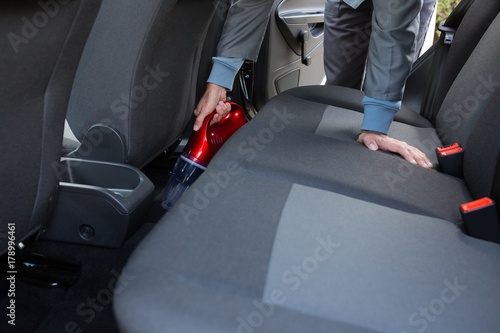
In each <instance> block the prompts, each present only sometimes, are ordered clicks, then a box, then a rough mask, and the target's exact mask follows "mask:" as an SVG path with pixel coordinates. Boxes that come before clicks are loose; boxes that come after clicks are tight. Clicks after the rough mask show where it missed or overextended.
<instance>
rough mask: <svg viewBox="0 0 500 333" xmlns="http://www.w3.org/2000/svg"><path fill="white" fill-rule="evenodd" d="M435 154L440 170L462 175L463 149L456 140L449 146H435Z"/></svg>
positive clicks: (453, 174) (455, 175)
mask: <svg viewBox="0 0 500 333" xmlns="http://www.w3.org/2000/svg"><path fill="white" fill-rule="evenodd" d="M436 156H437V159H438V161H439V166H440V167H441V171H442V172H444V173H446V174H448V175H451V176H454V177H459V178H462V177H463V159H464V150H463V148H462V147H460V145H459V144H458V143H457V142H455V143H453V144H452V145H449V146H445V147H437V148H436Z"/></svg>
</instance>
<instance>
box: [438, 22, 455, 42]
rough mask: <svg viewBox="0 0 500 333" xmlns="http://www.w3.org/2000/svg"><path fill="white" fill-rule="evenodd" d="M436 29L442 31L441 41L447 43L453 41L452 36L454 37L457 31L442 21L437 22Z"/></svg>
mask: <svg viewBox="0 0 500 333" xmlns="http://www.w3.org/2000/svg"><path fill="white" fill-rule="evenodd" d="M438 30H439V31H441V32H442V33H444V40H443V43H445V44H448V45H449V44H451V43H453V38H454V37H455V33H456V32H457V29H454V28H450V27H447V26H445V25H444V22H439V25H438Z"/></svg>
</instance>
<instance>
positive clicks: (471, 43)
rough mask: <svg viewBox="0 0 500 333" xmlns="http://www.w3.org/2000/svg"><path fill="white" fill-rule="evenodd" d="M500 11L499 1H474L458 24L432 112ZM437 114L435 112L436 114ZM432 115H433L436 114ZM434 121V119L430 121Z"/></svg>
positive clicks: (437, 106)
mask: <svg viewBox="0 0 500 333" xmlns="http://www.w3.org/2000/svg"><path fill="white" fill-rule="evenodd" d="M499 10H500V1H497V0H475V1H474V2H473V3H472V5H471V6H470V8H469V9H468V10H467V13H466V15H465V16H464V18H463V20H462V22H461V23H460V25H459V27H458V29H457V31H456V34H455V36H454V39H453V43H452V44H451V46H450V51H449V54H448V58H447V60H448V61H447V62H446V63H445V64H444V66H443V72H442V75H441V77H440V78H439V80H440V81H439V85H438V87H437V89H436V93H435V98H434V101H433V105H432V106H431V108H432V110H439V109H440V107H441V104H442V103H443V101H444V98H445V96H446V94H447V93H448V90H449V89H450V87H451V85H452V84H453V81H455V79H456V78H457V75H458V73H459V72H460V70H461V69H462V67H463V66H464V64H465V62H466V61H467V59H468V58H469V56H470V55H471V53H472V51H473V50H474V48H475V47H476V45H477V43H478V42H479V40H480V39H481V37H482V36H483V34H484V32H485V31H486V29H488V27H489V26H490V23H491V22H492V21H493V20H494V19H495V17H496V16H497V14H498V12H499ZM436 113H437V112H436ZM436 113H433V114H436ZM432 121H434V122H435V121H436V119H432Z"/></svg>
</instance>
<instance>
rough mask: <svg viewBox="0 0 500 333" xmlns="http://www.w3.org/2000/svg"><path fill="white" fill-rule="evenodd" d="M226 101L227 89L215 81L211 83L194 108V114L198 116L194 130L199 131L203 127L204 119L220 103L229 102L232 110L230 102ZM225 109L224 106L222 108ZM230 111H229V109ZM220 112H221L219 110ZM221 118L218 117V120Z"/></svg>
mask: <svg viewBox="0 0 500 333" xmlns="http://www.w3.org/2000/svg"><path fill="white" fill-rule="evenodd" d="M225 101H226V89H225V88H224V87H221V86H218V85H216V84H213V83H209V84H208V85H207V88H206V90H205V93H204V94H203V96H202V97H201V99H200V101H199V102H198V105H197V106H196V108H195V109H194V112H193V113H194V115H195V116H196V120H195V122H194V126H193V130H194V131H197V130H199V129H200V128H201V125H202V124H203V120H205V117H207V116H208V115H209V114H211V113H212V111H214V109H216V108H218V107H219V104H221V103H222V105H224V104H227V105H228V106H229V110H231V106H230V105H229V104H228V103H224V102H225ZM222 110H224V108H223V109H222ZM227 112H229V111H227ZM227 112H226V113H227ZM217 113H218V114H219V112H217ZM218 120H219V119H217V121H218Z"/></svg>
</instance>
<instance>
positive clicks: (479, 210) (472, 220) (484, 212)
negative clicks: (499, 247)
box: [460, 197, 500, 243]
mask: <svg viewBox="0 0 500 333" xmlns="http://www.w3.org/2000/svg"><path fill="white" fill-rule="evenodd" d="M460 214H461V215H462V220H463V222H464V232H465V233H466V234H468V235H470V236H472V237H475V238H480V239H484V240H487V241H490V242H496V243H500V228H499V224H500V220H499V218H498V211H497V208H496V205H495V202H494V201H493V200H491V199H490V198H488V197H485V198H481V199H479V200H475V201H471V202H467V203H464V204H462V205H460Z"/></svg>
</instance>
